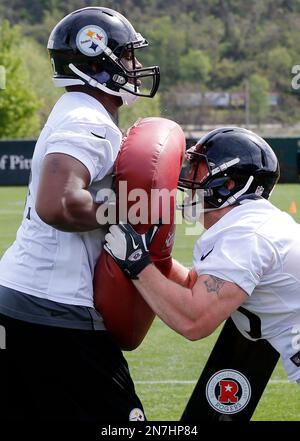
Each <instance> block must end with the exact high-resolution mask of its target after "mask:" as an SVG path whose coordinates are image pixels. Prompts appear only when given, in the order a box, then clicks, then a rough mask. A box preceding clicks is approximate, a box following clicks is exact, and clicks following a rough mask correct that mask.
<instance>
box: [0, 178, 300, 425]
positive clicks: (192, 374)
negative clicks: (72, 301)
mask: <svg viewBox="0 0 300 441" xmlns="http://www.w3.org/2000/svg"><path fill="white" fill-rule="evenodd" d="M299 189H300V187H299V185H289V184H285V185H278V186H277V188H276V190H275V191H274V193H273V195H272V198H271V199H272V202H273V203H274V204H275V205H276V206H278V207H280V208H281V209H282V210H285V211H288V210H289V207H290V205H291V202H292V201H295V202H296V205H297V207H298V209H299V210H300V192H299ZM25 196H26V189H25V188H20V187H0V255H1V254H2V253H3V252H4V250H5V249H6V248H7V247H8V246H9V244H10V243H12V241H13V240H14V238H15V234H16V230H17V227H18V225H19V223H20V220H21V217H22V213H23V206H24V201H25ZM293 216H294V218H295V219H296V220H297V221H298V222H300V211H298V212H297V213H296V214H295V215H293ZM185 229H186V225H184V224H183V225H178V226H177V237H176V242H175V249H174V257H175V258H177V259H178V260H180V261H181V262H184V263H185V264H186V265H191V261H192V246H193V243H194V241H195V238H196V236H193V235H188V236H187V235H185V234H184V233H185ZM218 332H219V330H217V331H216V332H215V333H214V334H213V335H211V336H210V337H208V338H206V339H203V340H200V341H197V342H189V341H187V340H185V339H184V338H183V337H181V336H180V335H178V334H176V333H175V332H174V331H172V330H171V329H169V328H168V327H167V326H166V325H164V324H163V323H162V322H161V321H160V320H159V319H155V321H154V323H153V325H152V327H151V328H150V330H149V332H148V334H147V336H146V338H145V340H144V341H143V343H142V344H141V345H140V347H139V348H138V349H136V350H135V351H132V352H125V356H126V358H127V360H128V363H129V366H130V370H131V373H132V376H133V379H134V381H135V383H136V389H137V392H138V394H139V396H140V398H141V400H142V402H143V404H144V408H145V411H146V415H147V418H148V419H149V420H160V421H176V420H178V419H179V418H180V416H181V414H182V412H183V410H184V408H185V405H186V403H187V401H188V399H189V396H190V394H191V392H192V390H193V387H194V384H195V382H196V380H197V379H198V378H199V375H200V373H201V371H202V369H203V367H204V365H205V362H206V360H207V358H208V356H209V354H210V351H211V349H212V347H213V345H214V342H215V341H216V338H217V336H218ZM252 420H256V421H297V420H298V421H299V420H300V391H299V387H298V386H297V385H296V384H293V383H288V380H287V376H286V374H285V372H284V370H283V368H282V366H281V362H279V363H278V364H277V366H276V368H275V370H274V372H273V375H272V377H271V380H270V382H269V384H268V386H267V388H266V390H265V392H264V394H263V397H262V399H261V401H260V403H259V404H258V406H257V409H256V411H255V413H254V415H253V417H252Z"/></svg>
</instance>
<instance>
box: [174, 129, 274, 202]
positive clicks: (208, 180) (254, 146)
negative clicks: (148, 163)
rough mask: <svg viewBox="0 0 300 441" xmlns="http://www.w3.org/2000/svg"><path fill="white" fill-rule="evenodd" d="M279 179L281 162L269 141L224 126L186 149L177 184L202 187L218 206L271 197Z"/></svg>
mask: <svg viewBox="0 0 300 441" xmlns="http://www.w3.org/2000/svg"><path fill="white" fill-rule="evenodd" d="M200 169H201V172H200ZM203 171H204V173H203ZM278 179H279V163H278V160H277V157H276V155H275V153H274V152H273V150H272V148H271V147H270V146H269V144H268V143H267V142H266V141H264V140H263V139H262V138H261V137H260V136H258V135H256V134H255V133H253V132H251V131H250V130H246V129H243V128H239V127H222V128H219V129H216V130H213V131H211V132H209V133H208V134H207V135H205V136H203V137H202V138H201V139H200V140H199V141H198V142H197V144H196V145H195V146H193V147H191V148H190V149H188V150H187V152H186V159H185V163H184V165H183V167H182V170H181V174H180V177H179V185H178V187H179V189H182V190H184V189H190V190H197V189H201V190H202V191H203V197H204V201H205V202H207V203H208V204H209V206H211V207H214V208H215V209H217V208H223V207H226V206H228V205H233V204H236V203H239V201H241V200H242V199H245V198H253V199H254V198H259V197H263V198H265V199H268V198H269V196H270V193H271V192H272V190H273V187H274V185H275V184H276V182H277V181H278ZM229 180H233V181H234V183H235V185H234V188H232V189H230V186H229V188H228V187H227V185H226V183H227V182H228V181H229ZM204 211H206V210H204ZM207 211H209V209H208V210H207Z"/></svg>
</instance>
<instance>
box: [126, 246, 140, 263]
mask: <svg viewBox="0 0 300 441" xmlns="http://www.w3.org/2000/svg"><path fill="white" fill-rule="evenodd" d="M142 255H143V252H142V250H140V249H138V250H136V251H134V252H133V253H132V254H130V256H129V257H128V260H130V261H131V262H137V261H138V260H140V258H141V257H142Z"/></svg>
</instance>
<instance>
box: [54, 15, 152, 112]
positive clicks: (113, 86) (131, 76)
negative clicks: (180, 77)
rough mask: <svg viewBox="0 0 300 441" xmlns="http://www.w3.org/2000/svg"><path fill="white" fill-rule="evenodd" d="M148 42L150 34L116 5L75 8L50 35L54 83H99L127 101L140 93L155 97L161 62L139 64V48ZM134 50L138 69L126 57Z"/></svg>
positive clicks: (94, 84)
mask: <svg viewBox="0 0 300 441" xmlns="http://www.w3.org/2000/svg"><path fill="white" fill-rule="evenodd" d="M146 46H148V42H147V41H146V40H145V38H144V37H142V35H141V34H139V33H137V32H136V31H135V30H134V28H133V26H132V25H131V24H130V23H129V21H128V20H127V19H126V18H125V17H124V16H123V15H121V14H120V13H118V12H116V11H114V10H112V9H109V8H102V7H88V8H83V9H79V10H77V11H74V12H72V13H71V14H69V15H67V16H66V17H64V18H63V19H62V20H61V21H60V22H59V23H58V24H57V25H56V26H55V28H54V29H53V31H52V32H51V35H50V37H49V41H48V45H47V48H48V51H49V55H50V59H51V63H52V67H53V72H54V73H53V80H54V84H55V85H56V86H57V87H66V86H71V85H78V84H79V85H89V86H92V87H97V88H99V89H101V90H103V91H104V92H106V93H108V94H110V95H117V96H120V97H121V98H122V99H123V102H124V103H125V104H131V103H132V102H134V101H135V100H136V97H138V96H146V97H153V96H154V95H155V93H156V91H157V89H158V86H159V80H160V73H159V67H158V66H152V67H145V68H137V66H136V65H135V54H134V52H135V49H140V48H144V47H146ZM128 53H129V54H130V59H131V60H132V69H128V67H126V66H125V64H124V62H123V61H124V59H123V61H122V57H123V55H124V54H127V56H128ZM95 66H96V67H97V68H96V69H95ZM95 71H96V72H95ZM140 84H141V88H142V89H140V87H139V85H140ZM146 89H147V90H146Z"/></svg>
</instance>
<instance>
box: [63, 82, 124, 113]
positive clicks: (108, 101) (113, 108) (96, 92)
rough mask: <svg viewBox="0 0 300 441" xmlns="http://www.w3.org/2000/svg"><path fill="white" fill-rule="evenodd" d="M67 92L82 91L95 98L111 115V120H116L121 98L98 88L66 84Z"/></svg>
mask: <svg viewBox="0 0 300 441" xmlns="http://www.w3.org/2000/svg"><path fill="white" fill-rule="evenodd" d="M66 89H67V91H68V92H82V93H86V94H87V95H90V96H92V97H93V98H95V99H96V100H97V101H99V103H101V104H102V106H103V107H104V108H105V109H106V110H107V112H108V113H110V115H111V116H112V118H113V120H114V121H116V119H117V114H118V109H119V107H121V106H122V104H123V102H122V98H120V97H119V96H115V95H109V94H108V93H105V92H103V91H102V90H100V89H96V88H94V87H86V86H68V87H66Z"/></svg>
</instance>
